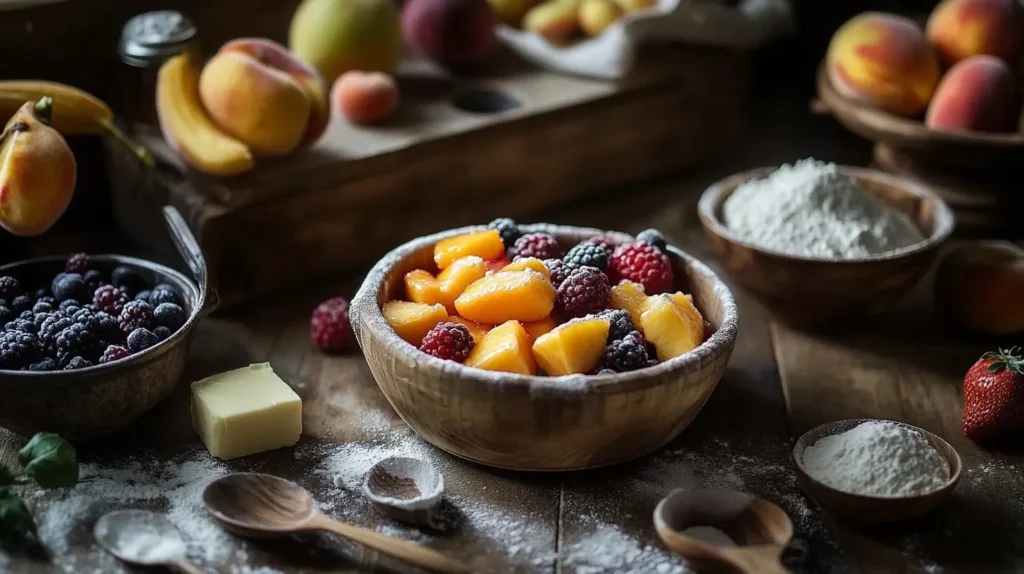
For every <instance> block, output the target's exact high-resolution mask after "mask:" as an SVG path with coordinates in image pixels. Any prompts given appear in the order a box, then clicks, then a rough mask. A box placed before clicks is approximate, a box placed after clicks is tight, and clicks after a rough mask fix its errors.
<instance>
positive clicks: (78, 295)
mask: <svg viewBox="0 0 1024 574" xmlns="http://www.w3.org/2000/svg"><path fill="white" fill-rule="evenodd" d="M52 289H53V295H54V297H56V298H57V300H58V301H60V302H61V303H63V302H65V301H67V300H69V299H74V300H75V301H80V302H85V301H88V300H89V299H90V297H89V295H90V292H89V287H88V286H87V285H86V284H85V280H84V279H82V276H81V275H79V274H77V273H62V274H61V275H58V276H57V278H56V279H54V280H53V285H52Z"/></svg>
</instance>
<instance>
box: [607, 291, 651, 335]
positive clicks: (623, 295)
mask: <svg viewBox="0 0 1024 574" xmlns="http://www.w3.org/2000/svg"><path fill="white" fill-rule="evenodd" d="M646 303H647V294H646V293H644V286H643V285H641V284H639V283H634V282H632V281H620V282H619V284H618V285H616V286H615V287H612V295H611V298H610V299H609V301H608V306H609V307H611V308H612V309H622V310H623V311H626V312H628V313H629V316H630V318H631V319H633V324H634V325H639V324H640V315H642V314H643V312H644V305H645V304H646Z"/></svg>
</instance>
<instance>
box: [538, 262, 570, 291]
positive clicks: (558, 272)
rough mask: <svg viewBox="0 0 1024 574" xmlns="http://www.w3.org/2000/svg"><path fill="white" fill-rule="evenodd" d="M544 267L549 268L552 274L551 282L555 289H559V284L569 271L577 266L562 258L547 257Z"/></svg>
mask: <svg viewBox="0 0 1024 574" xmlns="http://www.w3.org/2000/svg"><path fill="white" fill-rule="evenodd" d="M544 267H547V268H548V273H549V274H551V284H552V285H554V287H555V289H558V286H559V285H561V284H562V282H564V281H565V278H566V277H568V276H569V272H571V271H572V270H573V269H575V267H573V266H571V265H569V264H568V263H566V262H565V261H562V260H561V259H545V260H544Z"/></svg>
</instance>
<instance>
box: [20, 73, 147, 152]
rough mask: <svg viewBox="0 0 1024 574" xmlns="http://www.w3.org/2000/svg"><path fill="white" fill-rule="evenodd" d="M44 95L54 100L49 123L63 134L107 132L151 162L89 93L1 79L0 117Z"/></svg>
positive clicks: (106, 109) (61, 86)
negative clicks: (51, 117)
mask: <svg viewBox="0 0 1024 574" xmlns="http://www.w3.org/2000/svg"><path fill="white" fill-rule="evenodd" d="M44 97H48V98H50V99H51V100H53V119H52V120H51V122H50V125H51V126H52V127H53V128H54V129H56V130H57V131H58V132H60V133H62V134H64V135H81V134H98V133H108V134H110V135H112V136H113V137H114V138H115V139H117V140H118V141H119V142H121V143H122V144H124V145H125V146H127V147H128V149H130V150H132V152H133V153H135V155H137V156H138V157H139V159H141V160H142V161H143V162H145V163H146V164H148V165H150V166H152V165H153V156H152V155H150V153H149V151H148V150H147V149H146V148H144V147H142V146H140V145H139V144H137V143H135V142H133V141H132V140H131V139H129V138H128V136H126V135H125V134H124V133H123V132H122V131H121V130H120V129H119V128H118V127H117V125H116V124H115V123H114V112H113V111H111V109H110V106H108V105H107V104H105V103H103V101H102V100H100V99H98V98H96V97H95V96H93V95H92V94H89V93H87V92H84V91H82V90H79V89H78V88H75V87H72V86H68V85H65V84H59V83H57V82H47V81H43V80H0V118H9V117H11V116H13V115H14V114H15V113H17V112H18V110H19V109H20V108H21V107H22V106H23V105H25V102H29V101H32V102H35V101H38V100H40V99H42V98H44Z"/></svg>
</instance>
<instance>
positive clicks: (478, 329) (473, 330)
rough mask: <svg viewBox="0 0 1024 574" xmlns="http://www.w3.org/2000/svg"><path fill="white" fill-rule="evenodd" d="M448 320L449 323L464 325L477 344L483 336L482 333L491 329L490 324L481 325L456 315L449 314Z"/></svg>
mask: <svg viewBox="0 0 1024 574" xmlns="http://www.w3.org/2000/svg"><path fill="white" fill-rule="evenodd" d="M448 321H449V322H451V323H459V324H460V325H465V326H466V328H467V329H469V334H470V335H472V336H473V342H474V343H476V344H477V345H479V344H480V341H481V340H482V339H483V338H484V335H486V334H487V333H488V332H489V331H490V330H491V326H490V325H481V324H480V323H474V322H473V321H470V320H468V319H463V318H462V317H459V316H458V315H450V316H449V317H448Z"/></svg>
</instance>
